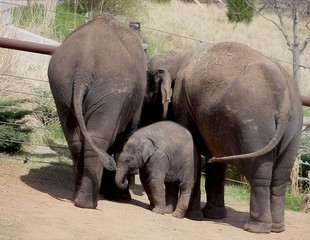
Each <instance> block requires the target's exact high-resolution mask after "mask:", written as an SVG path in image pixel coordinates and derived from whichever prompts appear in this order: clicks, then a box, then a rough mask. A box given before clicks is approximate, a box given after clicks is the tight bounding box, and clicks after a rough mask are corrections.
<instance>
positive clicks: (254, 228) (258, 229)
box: [244, 222, 271, 233]
mask: <svg viewBox="0 0 310 240" xmlns="http://www.w3.org/2000/svg"><path fill="white" fill-rule="evenodd" d="M244 230H245V231H248V232H252V233H270V232H271V224H270V223H262V222H248V223H247V224H245V225H244Z"/></svg>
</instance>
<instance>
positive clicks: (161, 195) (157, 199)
mask: <svg viewBox="0 0 310 240" xmlns="http://www.w3.org/2000/svg"><path fill="white" fill-rule="evenodd" d="M149 187H150V191H151V195H152V197H151V198H152V200H153V205H154V208H153V209H152V211H153V212H154V213H158V214H164V213H165V212H166V200H165V197H166V196H165V195H166V192H165V184H164V180H163V179H151V181H150V182H149Z"/></svg>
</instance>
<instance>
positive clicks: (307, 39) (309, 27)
mask: <svg viewBox="0 0 310 240" xmlns="http://www.w3.org/2000/svg"><path fill="white" fill-rule="evenodd" d="M306 27H307V28H308V30H309V31H310V22H307V24H306ZM309 42H310V33H309V34H308V36H307V37H306V39H305V40H304V41H303V43H302V44H301V46H300V53H302V51H303V50H304V49H305V48H306V47H307V45H308V43H309Z"/></svg>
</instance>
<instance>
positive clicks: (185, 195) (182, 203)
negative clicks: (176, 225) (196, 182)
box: [172, 182, 193, 218]
mask: <svg viewBox="0 0 310 240" xmlns="http://www.w3.org/2000/svg"><path fill="white" fill-rule="evenodd" d="M192 189H193V184H184V183H182V182H181V183H180V196H179V199H178V204H177V207H176V209H175V211H174V212H173V214H172V216H173V217H177V218H183V217H184V216H185V214H186V211H187V208H188V204H189V200H190V197H191V193H192Z"/></svg>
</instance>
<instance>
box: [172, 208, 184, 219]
mask: <svg viewBox="0 0 310 240" xmlns="http://www.w3.org/2000/svg"><path fill="white" fill-rule="evenodd" d="M185 213H186V211H184V210H180V209H176V210H175V211H174V212H173V213H172V216H173V217H176V218H184V216H185Z"/></svg>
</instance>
